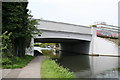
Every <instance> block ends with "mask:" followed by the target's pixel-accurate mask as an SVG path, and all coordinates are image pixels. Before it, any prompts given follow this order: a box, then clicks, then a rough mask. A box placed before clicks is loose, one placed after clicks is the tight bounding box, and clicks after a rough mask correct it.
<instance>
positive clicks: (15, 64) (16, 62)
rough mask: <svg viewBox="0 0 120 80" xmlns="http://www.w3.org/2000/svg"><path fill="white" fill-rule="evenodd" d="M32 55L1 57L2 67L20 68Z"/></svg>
mask: <svg viewBox="0 0 120 80" xmlns="http://www.w3.org/2000/svg"><path fill="white" fill-rule="evenodd" d="M33 58H34V57H33V56H29V55H26V56H24V57H22V58H20V57H13V59H10V58H2V68H4V69H14V68H22V67H25V66H26V65H27V64H28V63H29V62H30V61H31V60H32V59H33Z"/></svg>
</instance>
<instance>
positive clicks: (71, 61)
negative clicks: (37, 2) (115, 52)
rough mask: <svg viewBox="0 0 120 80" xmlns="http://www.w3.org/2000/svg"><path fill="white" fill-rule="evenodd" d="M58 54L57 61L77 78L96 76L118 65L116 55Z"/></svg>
mask: <svg viewBox="0 0 120 80" xmlns="http://www.w3.org/2000/svg"><path fill="white" fill-rule="evenodd" d="M60 54H61V56H60V58H59V59H58V60H57V63H59V64H60V65H62V66H63V67H65V68H68V69H69V70H70V71H72V72H74V73H75V75H76V76H77V77H79V78H96V77H98V76H97V75H99V74H100V73H102V72H105V71H107V70H111V69H113V68H117V67H118V57H105V56H98V57H97V56H88V55H81V54H79V55H78V54H74V53H66V52H60ZM116 76H117V77H118V75H116Z"/></svg>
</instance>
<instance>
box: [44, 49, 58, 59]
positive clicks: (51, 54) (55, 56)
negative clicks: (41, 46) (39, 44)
mask: <svg viewBox="0 0 120 80" xmlns="http://www.w3.org/2000/svg"><path fill="white" fill-rule="evenodd" d="M53 52H54V51H53V50H42V54H43V55H44V56H47V57H49V58H52V59H54V58H59V57H60V55H59V54H57V53H56V55H54V54H53Z"/></svg>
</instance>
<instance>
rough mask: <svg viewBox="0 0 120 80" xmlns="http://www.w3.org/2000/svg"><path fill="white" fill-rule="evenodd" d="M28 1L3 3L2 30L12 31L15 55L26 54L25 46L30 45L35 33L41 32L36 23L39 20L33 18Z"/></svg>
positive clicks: (11, 38)
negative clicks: (28, 7)
mask: <svg viewBox="0 0 120 80" xmlns="http://www.w3.org/2000/svg"><path fill="white" fill-rule="evenodd" d="M27 5H28V2H3V3H2V26H3V29H2V32H5V31H8V33H9V32H12V37H10V40H11V41H12V45H13V50H14V55H16V56H20V57H21V56H24V55H25V48H26V47H29V46H30V42H31V38H32V36H33V34H36V33H40V31H39V30H38V29H37V28H36V26H35V25H37V24H38V21H39V20H36V19H33V18H32V16H31V15H30V12H29V10H28V9H27Z"/></svg>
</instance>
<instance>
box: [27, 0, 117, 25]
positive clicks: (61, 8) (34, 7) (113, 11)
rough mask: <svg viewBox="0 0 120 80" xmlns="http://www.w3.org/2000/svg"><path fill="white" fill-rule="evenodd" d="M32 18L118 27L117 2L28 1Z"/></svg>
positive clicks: (97, 0)
mask: <svg viewBox="0 0 120 80" xmlns="http://www.w3.org/2000/svg"><path fill="white" fill-rule="evenodd" d="M28 1H29V4H28V9H29V10H31V12H32V13H31V14H32V15H33V17H34V18H37V19H40V18H42V19H44V20H51V21H57V22H65V23H72V24H79V25H86V26H88V25H92V24H94V22H106V23H107V24H110V25H115V26H117V25H118V1H119V0H28Z"/></svg>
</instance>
